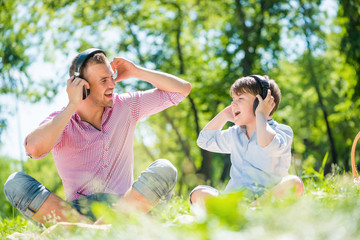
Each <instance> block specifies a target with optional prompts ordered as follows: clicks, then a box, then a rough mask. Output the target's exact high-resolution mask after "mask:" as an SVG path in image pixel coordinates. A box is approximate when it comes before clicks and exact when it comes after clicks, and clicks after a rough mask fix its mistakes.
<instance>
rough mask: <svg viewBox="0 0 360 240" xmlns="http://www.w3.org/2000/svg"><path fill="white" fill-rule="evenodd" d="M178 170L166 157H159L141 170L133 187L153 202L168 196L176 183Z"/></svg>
mask: <svg viewBox="0 0 360 240" xmlns="http://www.w3.org/2000/svg"><path fill="white" fill-rule="evenodd" d="M176 178H177V170H176V168H175V167H174V165H173V164H172V163H171V162H170V161H168V160H166V159H158V160H156V161H154V162H153V163H152V164H150V166H149V167H148V168H147V169H145V170H144V171H143V172H141V176H140V177H139V178H138V180H136V181H135V183H134V184H133V188H134V189H135V190H136V191H137V192H139V193H140V194H141V195H142V196H144V197H145V198H146V199H147V200H148V201H149V202H151V203H152V204H154V205H155V204H156V202H157V201H158V199H162V198H165V197H166V196H168V194H169V192H171V191H172V190H173V189H174V187H175V184H176Z"/></svg>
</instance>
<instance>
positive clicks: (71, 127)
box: [4, 49, 191, 223]
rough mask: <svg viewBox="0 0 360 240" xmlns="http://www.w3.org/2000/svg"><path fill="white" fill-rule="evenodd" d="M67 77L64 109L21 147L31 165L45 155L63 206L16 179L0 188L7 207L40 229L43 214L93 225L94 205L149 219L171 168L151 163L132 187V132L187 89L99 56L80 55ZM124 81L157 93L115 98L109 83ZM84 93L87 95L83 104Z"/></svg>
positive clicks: (170, 183)
mask: <svg viewBox="0 0 360 240" xmlns="http://www.w3.org/2000/svg"><path fill="white" fill-rule="evenodd" d="M115 72H116V73H117V76H116V78H115V79H114V78H113V75H114V73H115ZM69 73H70V78H69V79H68V80H67V89H66V90H67V94H68V98H69V103H68V105H67V106H66V107H65V108H63V109H62V110H61V111H59V112H55V113H53V114H51V115H50V116H49V117H48V118H47V119H46V120H45V121H44V122H42V123H41V124H40V126H39V127H38V128H37V129H35V130H34V131H33V132H31V133H30V134H29V135H28V136H27V138H26V140H25V147H26V151H27V153H28V155H29V156H31V157H32V158H41V157H44V156H46V155H47V154H48V152H50V151H52V154H53V157H54V161H55V164H56V167H57V170H58V172H59V175H60V177H61V179H62V182H63V184H64V190H65V200H66V201H64V200H63V199H61V198H60V197H58V196H56V195H55V194H53V193H51V192H50V191H49V190H48V189H46V188H45V187H44V186H43V185H42V184H40V183H39V182H38V181H36V180H35V179H33V178H32V177H30V176H29V175H27V174H25V173H21V172H20V173H19V172H18V173H13V174H12V175H11V176H10V177H9V179H8V180H7V182H6V183H5V186H4V192H5V194H6V197H7V199H8V200H9V201H10V202H11V203H12V204H13V206H14V207H16V208H17V209H18V210H19V211H20V212H21V213H22V214H23V215H25V216H26V217H28V218H32V219H33V220H35V221H37V222H40V223H44V222H46V220H47V219H46V217H47V216H49V214H51V215H52V216H56V217H57V218H58V220H60V221H85V222H89V220H88V218H87V217H89V218H90V219H91V220H92V221H95V220H96V218H95V217H94V215H93V213H92V212H91V208H90V207H89V205H90V203H92V202H94V201H100V202H107V203H108V204H109V205H113V204H114V205H116V206H117V207H118V208H120V207H121V206H124V205H125V206H127V207H126V208H128V207H129V206H130V205H131V206H134V207H135V208H136V209H137V210H139V211H142V212H148V211H150V210H151V208H152V207H153V206H155V205H156V204H157V203H158V201H159V200H160V199H161V198H165V197H166V196H167V195H168V194H169V192H170V191H171V190H172V189H173V188H174V186H175V183H176V168H175V167H174V166H173V165H172V164H171V163H170V162H169V161H167V160H165V159H160V160H157V161H155V162H154V163H152V164H151V165H150V166H149V167H148V168H147V169H146V170H145V171H143V172H142V174H141V176H140V177H139V178H138V180H137V181H135V182H134V183H133V138H134V130H135V125H136V122H137V121H139V120H140V119H142V118H144V117H146V116H149V115H151V114H154V113H157V112H159V111H162V110H164V109H166V108H167V107H170V106H172V105H175V104H178V103H179V102H180V101H181V100H182V99H184V98H185V97H186V96H187V95H188V94H189V93H190V90H191V84H190V83H189V82H187V81H184V80H182V79H180V78H177V77H175V76H173V75H170V74H166V73H161V72H157V71H152V70H148V69H145V68H142V67H140V66H137V65H135V64H133V63H132V62H130V61H128V60H126V59H123V58H114V60H113V61H112V62H111V63H110V62H109V60H108V59H107V57H106V55H105V53H104V52H103V51H102V50H99V49H88V50H86V51H84V52H83V53H81V54H79V55H78V56H77V57H76V58H75V59H74V60H73V62H72V65H71V67H70V71H69ZM74 75H75V77H74ZM77 76H80V77H77ZM128 78H137V79H141V80H144V81H147V82H148V83H151V84H153V85H154V86H155V87H156V88H155V89H152V90H148V91H144V92H132V93H126V94H121V95H117V94H114V92H113V91H114V88H115V83H116V82H119V81H121V80H124V79H128ZM85 79H86V80H85ZM84 87H85V88H86V89H88V90H90V93H89V95H88V96H87V97H86V96H84V97H86V98H85V99H84V100H83V94H85V95H86V92H87V91H85V89H83V88H84ZM68 202H70V204H68ZM73 207H74V208H75V209H76V210H77V211H74V208H73ZM85 216H86V217H85Z"/></svg>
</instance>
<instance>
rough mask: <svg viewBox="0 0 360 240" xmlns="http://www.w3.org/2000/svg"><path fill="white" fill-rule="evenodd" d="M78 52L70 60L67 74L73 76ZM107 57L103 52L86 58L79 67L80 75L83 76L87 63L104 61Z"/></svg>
mask: <svg viewBox="0 0 360 240" xmlns="http://www.w3.org/2000/svg"><path fill="white" fill-rule="evenodd" d="M79 56H80V53H79V54H78V55H77V56H76V57H75V58H74V59H73V60H72V63H71V66H70V68H69V75H70V77H71V76H74V74H75V67H76V60H77V59H78V58H79ZM106 61H107V57H106V56H105V55H104V54H103V53H96V54H94V55H93V56H91V57H89V58H88V59H86V61H85V62H84V63H83V64H82V66H81V68H80V76H81V77H84V73H85V70H86V68H87V66H88V65H89V64H99V63H106Z"/></svg>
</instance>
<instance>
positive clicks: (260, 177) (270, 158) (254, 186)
mask: <svg viewBox="0 0 360 240" xmlns="http://www.w3.org/2000/svg"><path fill="white" fill-rule="evenodd" d="M230 95H231V97H232V98H233V101H232V103H231V105H230V106H228V107H226V108H225V109H224V110H222V111H221V112H220V113H219V114H217V115H216V116H215V117H214V118H213V119H212V120H211V121H210V122H209V123H208V124H207V125H206V126H205V128H204V129H203V130H202V131H201V132H200V135H199V137H198V140H197V144H198V146H199V147H201V148H203V149H205V150H208V151H211V152H218V153H227V154H230V157H231V164H232V165H231V169H230V181H229V183H228V184H227V186H226V188H225V190H224V193H229V192H233V191H238V190H242V189H248V190H250V191H251V192H252V193H254V195H255V196H256V195H257V196H260V195H261V194H263V193H264V191H265V189H266V188H272V189H271V190H270V192H271V193H272V194H273V195H274V196H276V197H279V198H281V197H282V196H283V195H284V194H285V193H286V192H287V191H288V190H290V189H295V195H296V196H300V195H301V194H302V193H303V191H304V186H303V183H302V181H301V179H300V178H299V177H297V176H293V175H288V170H289V168H290V162H291V143H292V138H293V131H292V129H291V128H290V127H289V126H287V125H283V124H278V123H277V122H275V121H274V120H273V119H272V116H273V114H274V112H275V111H276V109H277V108H278V106H279V103H280V99H281V93H280V89H279V87H278V86H277V84H276V83H275V81H274V80H272V79H269V77H268V76H259V75H251V76H247V77H242V78H240V79H238V80H236V81H235V83H234V84H233V85H232V86H231V88H230ZM227 121H231V122H233V123H234V124H235V125H234V126H232V127H230V128H228V129H226V130H221V129H222V127H223V126H224V124H225V123H226V122H227ZM218 194H219V192H218V190H216V189H215V188H212V187H210V186H203V185H201V186H197V187H196V188H195V189H194V190H193V191H192V192H191V193H190V203H192V204H197V203H201V202H203V200H205V199H206V198H208V197H210V196H218Z"/></svg>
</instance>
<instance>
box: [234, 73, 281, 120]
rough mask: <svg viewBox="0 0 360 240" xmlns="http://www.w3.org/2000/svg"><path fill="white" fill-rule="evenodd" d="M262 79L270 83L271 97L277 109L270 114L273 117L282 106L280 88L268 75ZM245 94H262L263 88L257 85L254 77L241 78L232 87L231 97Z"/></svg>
mask: <svg viewBox="0 0 360 240" xmlns="http://www.w3.org/2000/svg"><path fill="white" fill-rule="evenodd" d="M262 77H263V78H265V79H266V80H267V81H268V82H269V85H270V91H271V95H272V96H273V97H274V101H275V107H274V108H273V110H272V111H271V113H270V116H272V115H273V114H274V112H275V111H276V109H277V108H278V107H279V104H280V100H281V92H280V88H279V86H278V85H277V84H276V82H275V80H273V79H270V78H269V77H268V76H266V75H264V76H262ZM243 93H250V94H252V95H254V96H256V95H258V94H261V86H260V85H259V84H258V83H257V81H256V80H255V79H254V78H253V77H250V76H247V77H242V78H239V79H238V80H236V81H235V82H234V83H233V85H232V86H231V88H230V95H231V97H233V96H234V95H240V94H243Z"/></svg>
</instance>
